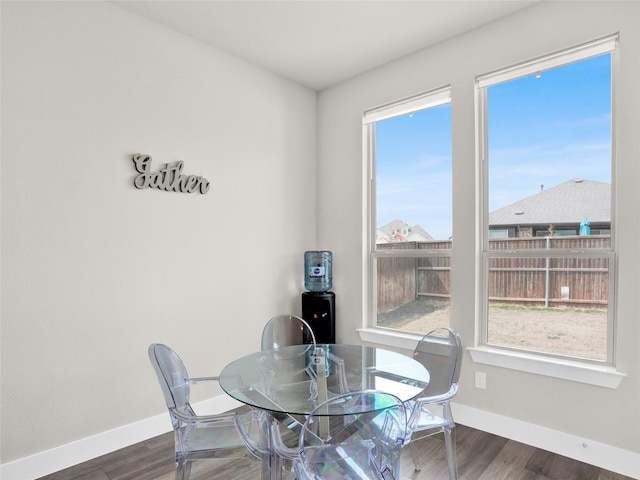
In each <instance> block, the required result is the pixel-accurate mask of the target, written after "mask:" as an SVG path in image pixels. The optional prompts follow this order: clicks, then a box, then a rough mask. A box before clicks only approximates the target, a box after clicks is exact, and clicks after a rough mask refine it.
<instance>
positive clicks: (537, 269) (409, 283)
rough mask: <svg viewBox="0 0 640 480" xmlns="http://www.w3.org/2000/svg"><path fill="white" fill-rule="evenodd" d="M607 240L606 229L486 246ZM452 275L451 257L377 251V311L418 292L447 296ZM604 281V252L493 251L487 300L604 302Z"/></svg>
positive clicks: (579, 245)
mask: <svg viewBox="0 0 640 480" xmlns="http://www.w3.org/2000/svg"><path fill="white" fill-rule="evenodd" d="M610 242H611V239H610V237H609V236H606V235H598V236H596V235H594V236H580V237H579V236H571V237H547V238H511V239H495V240H490V241H489V248H490V249H491V250H493V251H497V250H510V251H513V250H521V249H522V250H525V249H533V248H535V249H545V248H548V249H571V250H588V249H593V248H608V247H609V246H610ZM450 248H451V242H450V241H441V242H402V243H389V244H380V245H378V249H379V250H394V251H397V250H415V249H429V250H439V249H450ZM399 253H400V252H399ZM469 274H472V269H469ZM450 276H451V270H450V263H449V257H428V258H424V257H401V256H398V257H395V256H394V257H379V258H378V312H388V311H390V310H393V309H394V308H397V307H399V306H400V305H404V304H406V303H408V302H411V301H413V300H416V299H417V298H419V297H431V298H442V297H444V298H448V297H449V295H450ZM608 287H609V265H608V259H607V258H602V257H597V258H554V257H538V258H522V257H496V258H491V260H490V263H489V301H491V302H494V303H507V304H515V305H526V306H542V307H571V308H606V306H607V301H608V296H609V288H608Z"/></svg>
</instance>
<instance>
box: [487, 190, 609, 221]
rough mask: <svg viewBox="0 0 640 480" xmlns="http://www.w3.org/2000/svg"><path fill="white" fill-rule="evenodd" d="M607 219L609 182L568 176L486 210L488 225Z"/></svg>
mask: <svg viewBox="0 0 640 480" xmlns="http://www.w3.org/2000/svg"><path fill="white" fill-rule="evenodd" d="M584 217H587V218H588V219H589V221H590V222H591V223H594V222H598V223H599V222H604V223H609V222H610V221H611V185H610V184H608V183H604V182H596V181H593V180H582V179H572V180H569V181H566V182H564V183H561V184H559V185H556V186H554V187H551V188H549V189H547V190H543V191H542V192H540V193H537V194H535V195H531V196H530V197H527V198H523V199H522V200H519V201H517V202H515V203H512V204H511V205H507V206H506V207H503V208H500V209H498V210H495V211H493V212H491V213H489V225H490V226H492V227H493V226H497V225H559V224H566V223H580V222H581V221H582V219H583V218H584Z"/></svg>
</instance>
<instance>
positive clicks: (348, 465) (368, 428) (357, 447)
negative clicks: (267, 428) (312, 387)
mask: <svg viewBox="0 0 640 480" xmlns="http://www.w3.org/2000/svg"><path fill="white" fill-rule="evenodd" d="M406 427H407V422H406V410H405V407H404V405H403V404H402V401H401V400H400V399H398V398H397V397H395V396H394V395H390V394H388V393H384V392H378V391H372V390H367V391H361V392H353V393H347V394H343V395H339V396H337V397H334V398H332V399H329V400H327V401H326V402H324V403H321V404H320V405H318V406H317V407H316V408H315V409H314V410H313V411H312V412H311V414H310V415H309V416H308V417H307V419H306V421H305V423H304V425H303V428H302V432H301V434H300V438H299V443H298V448H297V449H292V448H287V447H286V446H284V445H283V444H279V443H277V442H276V443H275V444H274V448H275V450H276V452H277V453H278V454H279V455H281V456H282V457H286V458H289V459H291V460H293V462H294V469H293V472H292V475H291V476H290V477H289V478H293V477H294V475H295V477H296V478H297V479H298V480H306V479H309V480H316V479H322V480H338V479H340V480H343V479H352V480H398V479H399V475H398V468H399V462H400V452H401V449H402V446H403V444H404V443H405V441H406V436H407V428H406ZM272 428H277V426H276V425H272Z"/></svg>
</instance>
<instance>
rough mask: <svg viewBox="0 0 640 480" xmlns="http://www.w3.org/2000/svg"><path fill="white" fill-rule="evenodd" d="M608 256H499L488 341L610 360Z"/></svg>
mask: <svg viewBox="0 0 640 480" xmlns="http://www.w3.org/2000/svg"><path fill="white" fill-rule="evenodd" d="M608 285H609V260H608V259H607V258H605V257H597V258H571V257H561V258H553V257H552V258H546V257H538V258H526V257H509V258H507V257H494V258H491V259H490V261H489V309H488V310H489V311H488V335H487V336H488V343H489V344H492V345H499V346H505V347H512V348H519V349H524V350H532V351H537V352H545V353H551V354H558V355H568V356H572V357H580V358H585V359H590V360H600V361H605V360H607V307H608V296H609V291H608Z"/></svg>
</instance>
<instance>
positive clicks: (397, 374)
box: [220, 344, 429, 415]
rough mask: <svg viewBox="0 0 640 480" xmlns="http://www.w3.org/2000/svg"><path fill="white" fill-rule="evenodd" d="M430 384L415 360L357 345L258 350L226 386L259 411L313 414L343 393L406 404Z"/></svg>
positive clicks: (230, 372) (228, 374) (238, 363)
mask: <svg viewBox="0 0 640 480" xmlns="http://www.w3.org/2000/svg"><path fill="white" fill-rule="evenodd" d="M428 384H429V372H428V371H427V369H426V368H425V367H424V366H423V365H422V364H420V363H419V362H417V361H416V360H414V359H413V358H411V357H409V356H406V355H402V354H400V353H396V352H391V351H389V350H385V349H382V348H375V347H364V346H357V345H342V344H335V345H333V344H331V345H317V346H314V345H295V346H291V347H284V348H281V349H278V350H266V351H262V352H256V353H253V354H250V355H247V356H245V357H242V358H240V359H238V360H235V361H233V362H231V363H230V364H229V365H227V366H226V367H225V368H224V369H223V370H222V372H221V373H220V386H221V387H222V389H223V390H224V391H225V392H226V393H227V394H228V395H230V396H231V397H233V398H235V399H236V400H238V401H240V402H242V403H245V404H247V405H251V406H253V407H256V408H259V409H262V410H270V411H273V412H283V413H288V414H293V415H308V414H309V413H310V412H311V410H313V408H315V407H316V406H317V405H318V404H319V403H321V402H322V401H324V400H326V399H327V398H332V397H334V396H337V395H340V394H342V393H348V392H356V391H360V390H380V391H384V392H387V393H391V394H393V395H395V396H396V397H398V398H399V399H400V400H402V401H403V402H405V401H407V400H411V399H413V398H415V397H416V396H418V395H419V394H420V393H422V391H423V390H424V389H425V388H426V386H427V385H428Z"/></svg>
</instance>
